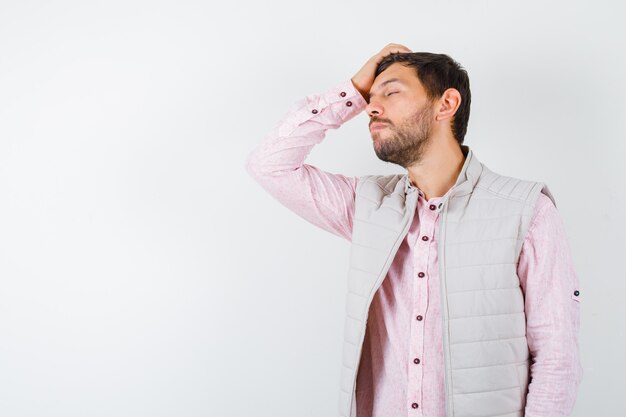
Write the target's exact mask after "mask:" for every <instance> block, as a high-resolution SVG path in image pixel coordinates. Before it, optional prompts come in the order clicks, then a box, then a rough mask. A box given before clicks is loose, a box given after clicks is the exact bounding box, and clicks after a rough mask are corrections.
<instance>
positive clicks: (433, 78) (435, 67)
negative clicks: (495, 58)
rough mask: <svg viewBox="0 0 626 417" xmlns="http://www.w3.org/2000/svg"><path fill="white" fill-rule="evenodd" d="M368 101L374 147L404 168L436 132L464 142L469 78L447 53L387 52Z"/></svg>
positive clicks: (468, 104) (383, 158)
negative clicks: (388, 53) (389, 53)
mask: <svg viewBox="0 0 626 417" xmlns="http://www.w3.org/2000/svg"><path fill="white" fill-rule="evenodd" d="M368 101H369V104H368V105H367V113H368V114H369V116H370V130H371V133H372V139H373V140H374V149H375V151H376V154H377V155H378V157H379V158H380V159H381V160H383V161H387V162H392V163H396V164H398V165H401V166H403V167H405V168H406V167H408V166H410V165H413V164H415V163H416V162H418V161H420V160H421V157H422V155H423V152H424V150H425V149H426V146H427V145H429V143H430V139H431V137H432V136H433V135H434V133H435V131H437V133H439V134H443V135H445V136H448V137H451V138H453V139H454V140H456V142H457V143H458V144H459V145H461V144H462V143H463V139H464V137H465V132H466V131H467V122H468V120H469V112H470V102H471V94H470V86H469V78H468V76H467V72H466V71H465V69H463V68H462V67H461V66H460V65H459V64H458V63H457V62H455V61H454V60H453V59H452V58H450V57H449V56H448V55H444V54H433V53H429V52H414V53H395V54H391V55H388V56H386V57H385V58H384V59H383V60H382V61H381V63H380V64H379V65H378V68H377V70H376V73H375V79H374V83H373V84H372V87H371V89H370V92H369V100H368ZM377 122H378V123H377Z"/></svg>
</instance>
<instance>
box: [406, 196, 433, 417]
mask: <svg viewBox="0 0 626 417" xmlns="http://www.w3.org/2000/svg"><path fill="white" fill-rule="evenodd" d="M417 210H418V219H419V220H418V222H419V228H418V230H417V241H416V242H415V243H414V245H415V246H416V247H418V248H420V249H418V250H417V251H415V255H414V257H413V270H414V271H415V272H414V274H415V275H414V277H415V278H414V280H413V294H414V296H413V297H414V298H413V317H414V319H413V320H412V321H411V343H410V344H409V352H408V353H409V357H408V358H407V361H409V365H410V366H409V368H408V383H409V391H408V393H407V394H408V398H409V403H408V407H409V415H410V416H418V417H419V416H421V415H422V409H421V408H419V404H420V403H421V402H422V395H423V392H422V388H423V383H424V380H423V378H424V373H423V365H421V362H422V361H421V359H420V358H423V356H424V337H425V330H426V329H425V326H424V321H423V320H424V316H423V314H424V313H425V312H426V309H427V307H428V282H427V280H428V274H427V271H428V265H429V264H428V262H429V256H431V255H430V251H429V250H428V249H426V250H427V252H424V251H423V245H428V246H430V241H429V240H428V239H427V240H424V239H423V237H427V235H428V234H429V233H430V232H429V231H430V230H432V227H433V225H432V222H433V220H432V218H430V217H432V216H428V215H426V214H427V213H425V212H426V211H429V210H428V205H427V204H426V202H425V200H424V196H423V193H421V192H419V194H418V202H417ZM424 253H427V254H428V255H427V256H424Z"/></svg>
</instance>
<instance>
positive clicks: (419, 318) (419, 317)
mask: <svg viewBox="0 0 626 417" xmlns="http://www.w3.org/2000/svg"><path fill="white" fill-rule="evenodd" d="M415 318H416V319H417V321H422V319H423V318H424V317H422V316H417V317H415Z"/></svg>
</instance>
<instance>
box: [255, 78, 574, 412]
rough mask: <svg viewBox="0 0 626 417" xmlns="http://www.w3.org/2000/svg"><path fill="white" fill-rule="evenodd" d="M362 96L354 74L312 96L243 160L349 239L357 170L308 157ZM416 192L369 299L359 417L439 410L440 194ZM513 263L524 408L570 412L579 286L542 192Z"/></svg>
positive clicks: (290, 202) (279, 195)
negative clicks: (520, 301)
mask: <svg viewBox="0 0 626 417" xmlns="http://www.w3.org/2000/svg"><path fill="white" fill-rule="evenodd" d="M366 105H367V102H366V101H365V100H364V99H363V97H362V96H361V95H360V93H359V92H358V91H357V90H356V89H355V88H354V86H353V85H352V82H351V81H350V80H347V81H344V82H342V83H341V84H339V85H338V86H336V87H334V88H332V89H330V90H328V91H327V92H325V93H324V94H321V95H309V96H307V97H305V98H304V99H303V100H301V101H299V102H298V103H297V104H295V105H294V106H293V107H292V108H291V109H290V111H289V112H288V113H287V115H286V116H285V117H284V118H283V119H282V120H281V121H280V123H279V124H278V125H276V127H275V128H274V129H273V130H272V131H271V132H270V133H269V134H268V135H267V136H266V138H265V139H264V140H263V141H262V142H261V143H260V145H259V146H258V147H257V148H256V149H255V150H254V151H253V152H252V153H251V154H250V155H249V156H248V160H247V162H246V169H247V170H248V172H249V173H250V175H252V176H253V177H254V178H255V180H256V181H257V182H258V183H259V184H260V185H261V186H262V187H263V188H265V189H266V190H267V191H268V192H269V193H270V194H271V195H272V196H274V197H275V198H276V199H277V200H278V201H280V202H281V203H282V204H283V205H285V206H286V207H288V208H289V209H291V210H292V211H293V212H295V213H296V214H298V215H299V216H301V217H302V218H304V219H306V220H307V221H309V222H310V223H312V224H314V225H316V226H319V227H321V228H322V229H324V230H327V231H329V232H331V233H333V234H335V235H338V236H340V237H343V238H345V239H347V240H351V237H352V219H353V215H354V203H355V201H354V200H355V190H356V185H357V182H358V181H359V177H347V176H344V175H341V174H333V173H329V172H325V171H323V170H321V169H319V168H317V167H315V166H312V165H308V164H305V163H304V161H305V159H306V157H307V155H308V154H309V153H310V152H311V150H312V148H313V147H314V146H315V145H316V144H318V143H320V142H321V141H322V140H323V139H324V137H325V133H326V131H327V130H328V129H333V128H338V127H339V126H341V124H343V123H345V122H346V121H348V120H350V119H351V118H353V117H354V116H356V115H357V114H358V113H360V112H361V111H362V110H363V109H364V108H365V106H366ZM418 192H419V198H418V203H417V208H416V212H415V215H414V217H413V222H412V223H411V227H410V229H409V232H408V234H407V236H406V238H405V239H404V241H403V242H402V244H401V245H400V248H399V250H398V252H397V254H396V256H395V258H394V260H393V263H392V265H391V268H390V269H389V272H388V273H387V276H386V278H385V280H384V281H383V283H382V285H381V286H380V288H379V289H378V291H377V292H376V294H375V296H374V299H373V300H372V304H371V307H370V311H369V316H368V322H367V329H366V334H365V340H364V343H363V353H362V356H361V361H360V365H359V372H358V376H357V385H356V398H357V406H356V409H357V416H358V417H400V416H407V417H445V406H444V394H445V392H444V384H443V381H444V377H443V375H444V365H443V350H442V334H441V331H442V325H441V312H440V293H439V276H438V262H437V240H438V236H437V235H438V230H439V227H438V226H439V219H440V216H439V208H438V202H439V201H440V200H441V199H442V197H443V196H441V197H433V198H431V199H429V200H428V201H426V200H425V198H424V196H423V194H422V192H421V191H420V190H418ZM448 192H449V191H448ZM422 235H427V236H429V237H430V238H431V239H430V240H429V241H428V242H429V243H424V242H423V241H421V240H420V241H419V243H418V237H421V236H422ZM418 248H419V249H418ZM517 271H518V275H519V278H520V285H521V287H522V290H523V292H524V296H525V311H526V318H527V338H528V346H529V348H530V352H531V355H532V363H531V378H532V379H531V383H530V385H529V392H528V396H527V404H526V412H525V416H526V417H561V416H562V417H566V416H569V415H570V413H571V411H572V408H573V406H574V402H575V398H576V392H577V388H578V385H579V383H580V380H581V378H582V368H581V366H580V359H579V348H578V327H579V306H580V304H579V303H580V293H579V290H578V278H577V275H576V273H575V271H574V268H573V264H572V259H571V256H570V250H569V247H568V242H567V238H566V235H565V231H564V227H563V223H562V221H561V218H560V216H559V213H558V211H557V209H556V207H555V206H554V204H552V201H551V200H550V199H549V197H547V196H545V195H544V194H541V195H540V197H539V200H538V202H537V204H536V207H535V212H534V218H533V221H532V224H531V226H530V229H529V231H528V235H527V236H526V239H525V241H524V244H523V247H522V251H521V254H520V259H519V264H518V269H517Z"/></svg>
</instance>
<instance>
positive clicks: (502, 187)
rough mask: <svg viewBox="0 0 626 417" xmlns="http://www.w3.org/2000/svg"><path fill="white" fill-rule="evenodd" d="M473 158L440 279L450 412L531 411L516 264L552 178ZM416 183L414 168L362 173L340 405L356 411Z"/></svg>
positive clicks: (448, 200)
mask: <svg viewBox="0 0 626 417" xmlns="http://www.w3.org/2000/svg"><path fill="white" fill-rule="evenodd" d="M461 148H462V150H463V153H464V154H465V163H464V165H463V167H462V170H461V172H460V174H459V176H458V178H457V181H456V183H455V185H454V187H452V188H451V189H450V191H449V192H448V193H446V195H445V196H444V197H443V198H442V200H441V211H440V216H442V217H441V218H440V222H439V231H438V239H439V240H438V246H437V251H438V260H439V279H440V287H441V300H442V301H441V302H442V308H441V312H442V313H441V314H442V325H443V350H444V365H445V381H444V382H445V383H444V385H445V398H446V401H445V403H446V416H447V417H494V416H498V417H522V416H524V406H525V401H526V394H527V389H528V384H529V369H530V368H529V359H530V358H529V351H528V344H527V341H526V317H525V313H524V296H523V293H522V290H521V287H520V283H519V278H518V276H517V263H518V259H519V255H520V252H521V247H522V244H523V242H524V238H525V236H526V233H527V231H528V228H529V227H530V223H531V220H532V215H533V212H534V205H535V202H536V200H537V198H538V197H539V193H540V192H543V193H544V194H546V195H547V196H548V197H550V199H552V201H553V202H554V198H553V197H552V195H551V193H550V191H549V190H548V188H547V186H546V185H545V184H543V183H538V182H533V181H525V180H520V179H515V178H511V177H505V176H502V175H498V174H496V173H494V172H492V171H490V170H489V169H488V168H487V167H486V166H485V165H483V164H482V163H480V162H479V161H478V159H477V158H476V156H475V155H474V154H473V152H472V151H471V150H470V149H469V148H468V147H467V146H465V145H463V146H462V147H461ZM417 197H418V193H417V189H416V188H415V187H413V186H412V185H411V184H410V179H409V177H408V175H407V174H404V175H400V174H395V175H386V176H380V175H372V176H364V177H361V178H360V179H359V183H358V185H357V189H356V202H355V215H354V223H353V232H352V245H351V252H350V268H349V275H348V293H347V298H346V317H345V322H344V330H345V332H344V345H343V354H342V370H341V382H340V385H341V392H340V398H339V411H340V416H342V417H355V416H356V394H355V392H356V391H355V389H356V379H357V372H358V369H359V361H360V358H361V351H362V346H363V340H364V337H365V329H366V323H367V318H368V314H369V307H370V304H371V302H372V299H373V297H374V294H375V293H376V291H377V290H378V288H379V286H380V285H381V284H382V281H383V280H384V278H385V276H386V275H387V271H388V270H389V268H390V266H391V263H392V261H393V259H394V257H395V254H396V252H397V250H398V248H399V246H400V244H401V243H402V241H403V239H404V238H405V236H406V234H407V233H408V230H409V227H410V225H411V222H412V220H413V217H414V215H415V210H416V203H417Z"/></svg>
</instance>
